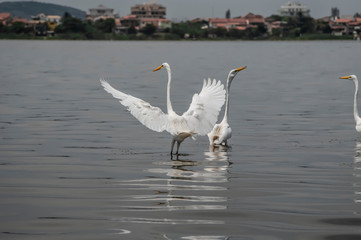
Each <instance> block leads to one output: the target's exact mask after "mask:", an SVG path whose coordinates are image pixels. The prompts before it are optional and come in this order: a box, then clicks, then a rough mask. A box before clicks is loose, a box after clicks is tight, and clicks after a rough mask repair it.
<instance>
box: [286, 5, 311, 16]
mask: <svg viewBox="0 0 361 240" xmlns="http://www.w3.org/2000/svg"><path fill="white" fill-rule="evenodd" d="M279 13H280V15H281V16H288V17H297V16H299V15H301V16H305V17H308V16H310V9H309V8H308V7H306V6H304V5H302V4H300V3H299V2H288V3H286V4H284V5H282V6H281V8H280V10H279Z"/></svg>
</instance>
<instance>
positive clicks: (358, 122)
mask: <svg viewBox="0 0 361 240" xmlns="http://www.w3.org/2000/svg"><path fill="white" fill-rule="evenodd" d="M340 79H348V80H352V81H353V82H354V83H355V94H354V98H353V116H354V118H355V122H356V126H355V128H356V131H357V132H359V133H361V118H360V116H359V114H358V109H357V96H358V79H357V77H356V75H350V76H345V77H340Z"/></svg>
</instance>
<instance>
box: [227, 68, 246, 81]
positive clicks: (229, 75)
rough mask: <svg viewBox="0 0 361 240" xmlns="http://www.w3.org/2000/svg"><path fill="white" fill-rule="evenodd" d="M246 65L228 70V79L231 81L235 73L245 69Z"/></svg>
mask: <svg viewBox="0 0 361 240" xmlns="http://www.w3.org/2000/svg"><path fill="white" fill-rule="evenodd" d="M246 68H247V66H244V67H241V68H237V69H233V70H231V71H230V72H229V74H228V81H232V80H233V78H234V77H235V76H236V75H237V73H239V72H240V71H242V70H244V69H246Z"/></svg>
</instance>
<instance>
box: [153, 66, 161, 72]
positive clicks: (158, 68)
mask: <svg viewBox="0 0 361 240" xmlns="http://www.w3.org/2000/svg"><path fill="white" fill-rule="evenodd" d="M162 67H163V64H162V65H160V66H159V67H157V68H156V69H154V70H153V72H155V71H158V70H160V69H161V68H162Z"/></svg>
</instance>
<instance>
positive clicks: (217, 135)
mask: <svg viewBox="0 0 361 240" xmlns="http://www.w3.org/2000/svg"><path fill="white" fill-rule="evenodd" d="M245 68H246V66H245V67H241V68H237V69H233V70H231V71H230V72H229V74H228V78H227V86H226V89H227V91H226V108H225V110H224V117H223V120H222V121H221V122H220V123H218V124H216V125H214V127H213V129H212V131H211V132H210V133H208V139H209V144H210V146H211V147H212V148H213V147H214V146H216V145H222V144H223V145H225V146H227V140H228V139H230V138H231V137H232V129H231V127H230V126H229V124H228V112H229V91H230V88H231V83H232V80H233V79H234V77H235V76H236V75H237V73H239V72H240V71H242V70H244V69H245Z"/></svg>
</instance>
